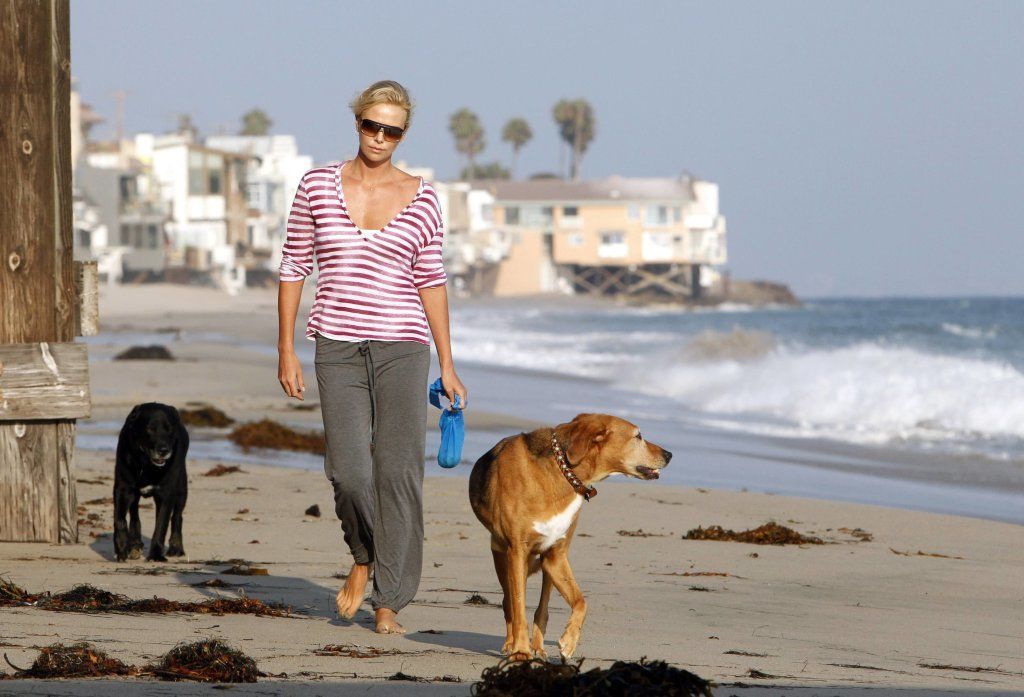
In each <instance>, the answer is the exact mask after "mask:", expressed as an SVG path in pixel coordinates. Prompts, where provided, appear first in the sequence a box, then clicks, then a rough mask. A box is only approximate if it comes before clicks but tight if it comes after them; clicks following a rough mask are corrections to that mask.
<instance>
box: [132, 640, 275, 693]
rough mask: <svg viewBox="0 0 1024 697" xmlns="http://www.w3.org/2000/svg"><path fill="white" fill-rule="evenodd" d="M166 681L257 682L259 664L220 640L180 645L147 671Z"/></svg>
mask: <svg viewBox="0 0 1024 697" xmlns="http://www.w3.org/2000/svg"><path fill="white" fill-rule="evenodd" d="M147 670H148V672H150V673H152V674H153V675H156V676H157V677H159V678H163V679H164V680H195V681H198V682H236V683H237V682H256V678H257V677H258V676H259V670H258V669H257V668H256V661H254V660H253V659H252V658H250V657H249V656H246V655H245V654H244V653H242V652H241V651H239V650H238V649H234V648H231V647H230V646H228V645H227V644H225V643H223V642H221V641H219V640H217V639H206V640H203V641H197V642H194V643H191V644H179V645H178V646H175V647H174V648H173V649H171V650H170V651H168V652H167V653H166V654H165V655H164V657H163V660H161V661H160V662H159V663H155V664H153V665H151V666H149V667H148V668H147Z"/></svg>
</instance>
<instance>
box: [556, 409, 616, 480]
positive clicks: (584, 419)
mask: <svg viewBox="0 0 1024 697" xmlns="http://www.w3.org/2000/svg"><path fill="white" fill-rule="evenodd" d="M555 433H556V436H557V437H558V441H559V443H561V444H562V447H563V448H565V456H566V457H567V458H568V459H569V464H570V465H571V466H573V467H575V466H576V465H578V464H579V463H580V462H582V461H583V459H584V458H586V457H587V455H589V454H590V452H591V451H592V450H593V449H594V448H600V447H601V444H602V443H604V441H605V440H607V438H608V426H607V424H606V423H605V420H604V419H603V418H602V417H601V415H600V414H578V415H577V416H576V418H575V419H573V420H572V421H570V422H569V423H567V424H563V425H562V426H559V427H558V428H557V429H556V430H555Z"/></svg>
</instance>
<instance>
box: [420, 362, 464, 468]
mask: <svg viewBox="0 0 1024 697" xmlns="http://www.w3.org/2000/svg"><path fill="white" fill-rule="evenodd" d="M441 395H444V387H443V386H442V385H441V378H438V379H437V380H435V381H434V384H433V385H431V386H430V392H429V395H428V396H429V399H430V403H431V404H433V405H434V406H435V407H437V408H438V409H441V418H440V419H438V421H437V427H438V428H439V429H441V447H439V448H438V449H437V464H439V465H441V466H442V467H446V468H448V467H455V465H457V464H459V462H461V461H462V441H463V439H464V438H465V437H466V426H465V423H464V422H463V420H462V409H460V408H459V401H460V397H459V395H455V403H454V404H452V406H451V407H449V408H448V409H442V407H441ZM445 396H446V397H447V395H445Z"/></svg>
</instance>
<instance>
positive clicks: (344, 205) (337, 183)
mask: <svg viewBox="0 0 1024 697" xmlns="http://www.w3.org/2000/svg"><path fill="white" fill-rule="evenodd" d="M351 161H352V160H345V161H343V162H342V163H341V164H340V165H338V167H337V169H335V170H334V182H335V188H336V189H337V190H338V201H339V203H341V209H342V210H343V211H345V217H346V218H348V221H349V222H350V223H352V226H353V227H355V229H356V230H358V231H359V234H360V235H362V236H363V237H365V238H366V239H373V238H374V237H376V236H377V235H378V234H380V233H382V232H384V231H385V230H386V229H388V228H389V227H390V226H391V224H392V223H394V222H395V221H396V220H398V219H399V218H401V217H402V216H403V215H405V212H406V211H407V210H409V209H410V208H412V205H413V204H414V203H416V202H417V201H418V200H419V198H420V196H421V195H422V194H423V188H424V186H425V185H426V182H425V181H424V180H423V177H419V180H420V185H419V187H417V189H416V195H415V196H413V197H412V200H411V201H409V203H408V204H406V206H405V207H404V208H403V209H402V210H400V211H398V213H397V214H395V217H393V218H392V219H391V220H389V221H388V222H387V223H386V224H385V225H382V226H381V228H380V230H369V231H366V230H363V229H362V228H361V227H359V226H358V225H356V221H355V220H353V219H352V214H351V213H349V210H348V203H347V202H346V201H345V189H344V186H342V183H341V170H342V168H343V167H344V166H345V165H347V164H348V163H349V162H351ZM367 232H369V233H370V234H366V233H367Z"/></svg>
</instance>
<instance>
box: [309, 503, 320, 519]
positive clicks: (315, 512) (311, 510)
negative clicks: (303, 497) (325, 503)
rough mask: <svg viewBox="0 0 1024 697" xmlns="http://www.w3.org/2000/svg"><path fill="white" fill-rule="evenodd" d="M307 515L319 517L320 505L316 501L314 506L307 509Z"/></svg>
mask: <svg viewBox="0 0 1024 697" xmlns="http://www.w3.org/2000/svg"><path fill="white" fill-rule="evenodd" d="M306 515H308V516H312V517H313V518H319V517H320V506H319V505H317V504H315V503H314V504H313V505H312V506H310V507H309V508H307V509H306Z"/></svg>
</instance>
